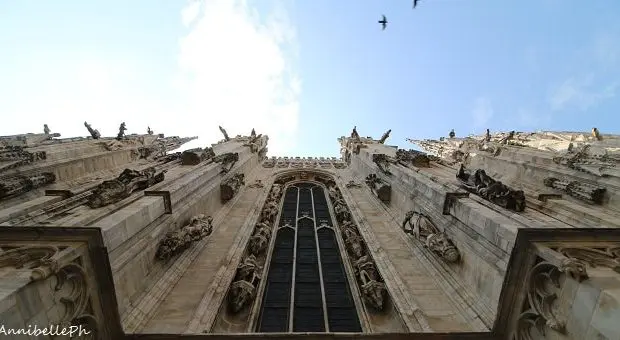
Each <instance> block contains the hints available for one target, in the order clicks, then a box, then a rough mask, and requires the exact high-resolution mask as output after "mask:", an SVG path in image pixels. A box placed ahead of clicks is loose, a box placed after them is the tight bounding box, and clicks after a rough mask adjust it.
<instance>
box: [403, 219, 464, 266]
mask: <svg viewBox="0 0 620 340" xmlns="http://www.w3.org/2000/svg"><path fill="white" fill-rule="evenodd" d="M402 228H403V231H404V232H405V233H407V234H411V235H412V236H413V237H414V238H415V239H416V240H417V241H418V242H421V243H422V244H424V246H425V247H426V248H428V249H429V250H430V251H432V252H433V253H435V254H437V255H438V256H440V257H441V258H442V259H443V260H444V261H446V262H448V263H456V262H458V261H459V259H460V257H461V255H460V253H459V251H458V249H456V246H455V245H454V243H453V242H452V240H450V238H448V236H447V235H446V233H445V232H444V231H441V230H439V228H438V227H437V226H436V225H435V224H434V223H433V222H432V221H431V219H430V218H429V217H428V216H426V215H424V214H421V213H419V212H415V211H409V212H407V214H406V215H405V219H404V221H403V223H402Z"/></svg>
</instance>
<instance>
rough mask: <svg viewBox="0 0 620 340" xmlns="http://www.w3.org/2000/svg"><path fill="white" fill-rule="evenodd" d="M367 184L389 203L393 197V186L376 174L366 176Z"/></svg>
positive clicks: (382, 199)
mask: <svg viewBox="0 0 620 340" xmlns="http://www.w3.org/2000/svg"><path fill="white" fill-rule="evenodd" d="M366 185H368V187H369V188H370V190H371V191H372V192H373V193H374V194H375V195H376V196H377V197H378V198H379V199H380V200H381V201H382V202H384V203H389V202H390V200H391V198H392V186H391V185H389V184H387V183H385V182H384V181H383V180H382V179H381V178H379V177H377V175H376V174H370V175H368V176H366Z"/></svg>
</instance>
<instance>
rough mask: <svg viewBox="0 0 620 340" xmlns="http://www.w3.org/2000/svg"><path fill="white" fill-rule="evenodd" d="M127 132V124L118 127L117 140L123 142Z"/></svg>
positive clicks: (123, 123)
mask: <svg viewBox="0 0 620 340" xmlns="http://www.w3.org/2000/svg"><path fill="white" fill-rule="evenodd" d="M125 131H127V126H126V125H125V122H122V123H121V126H119V127H118V135H116V140H122V139H123V138H125Z"/></svg>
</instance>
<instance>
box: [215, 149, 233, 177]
mask: <svg viewBox="0 0 620 340" xmlns="http://www.w3.org/2000/svg"><path fill="white" fill-rule="evenodd" d="M213 161H214V162H216V163H221V164H222V170H221V173H223V174H226V173H228V172H229V171H230V170H231V169H232V168H233V166H235V163H237V162H238V161H239V154H238V153H236V152H234V153H233V152H227V153H224V154H221V155H218V156H215V157H214V158H213Z"/></svg>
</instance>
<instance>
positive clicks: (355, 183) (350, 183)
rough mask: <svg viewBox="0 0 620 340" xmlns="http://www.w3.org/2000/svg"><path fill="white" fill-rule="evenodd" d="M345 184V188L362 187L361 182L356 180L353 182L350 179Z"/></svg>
mask: <svg viewBox="0 0 620 340" xmlns="http://www.w3.org/2000/svg"><path fill="white" fill-rule="evenodd" d="M345 186H346V187H347V188H361V187H362V185H361V184H359V183H357V182H355V181H353V180H350V181H349V183H347V184H346V185H345Z"/></svg>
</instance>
